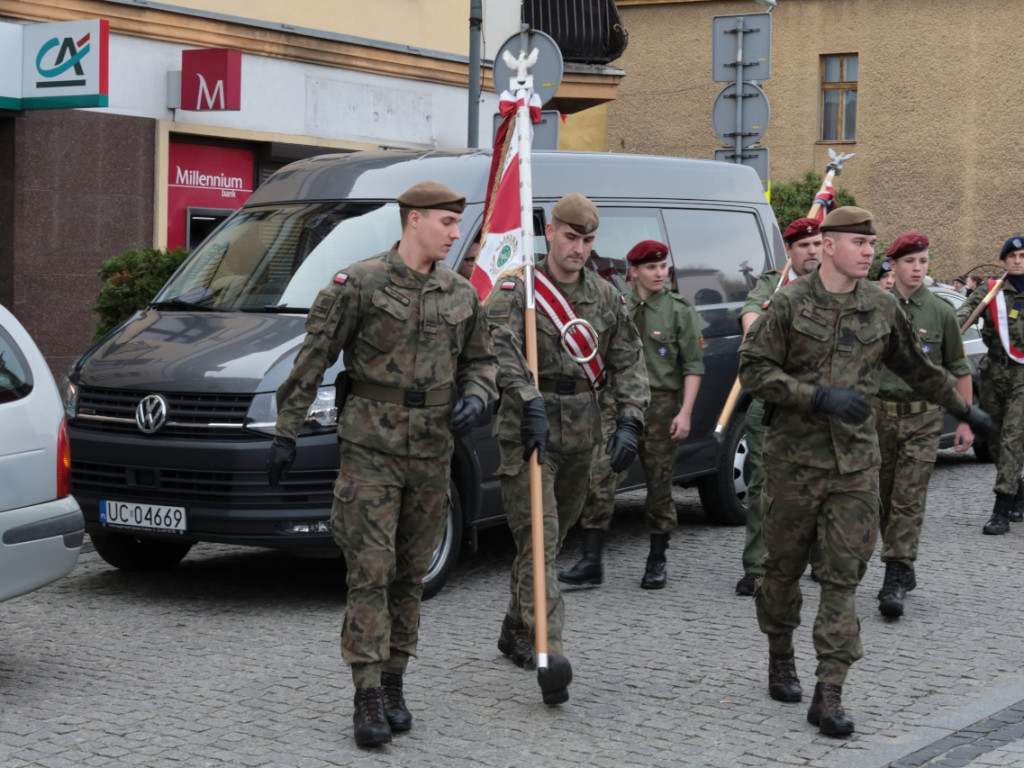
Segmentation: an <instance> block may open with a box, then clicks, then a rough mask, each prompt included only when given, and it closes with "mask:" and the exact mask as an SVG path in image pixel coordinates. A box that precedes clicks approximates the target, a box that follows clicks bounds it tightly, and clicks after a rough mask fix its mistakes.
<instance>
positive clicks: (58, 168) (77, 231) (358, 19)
mask: <svg viewBox="0 0 1024 768" xmlns="http://www.w3.org/2000/svg"><path fill="white" fill-rule="evenodd" d="M480 5H481V10H482V23H481V25H480V28H481V31H482V34H481V38H482V45H481V59H482V64H483V66H482V67H481V81H482V82H481V93H480V107H479V124H478V127H477V129H478V136H479V138H478V142H477V143H478V144H479V145H484V146H488V145H489V144H490V141H491V136H492V122H493V115H494V113H495V111H496V109H497V103H498V95H497V93H496V92H495V90H494V84H493V78H492V77H491V73H492V68H491V60H492V59H493V57H494V55H495V54H496V53H497V51H498V49H499V47H500V46H501V44H502V43H503V42H504V41H505V40H506V39H508V38H509V37H510V36H512V35H514V34H516V33H517V32H518V31H519V28H520V18H521V4H520V0H483V2H482V3H481V4H480ZM470 10H471V3H470V0H375V2H373V3H366V2H358V1H357V0H329V1H328V0H293V1H292V2H289V3H279V2H274V0H202V1H200V0H182V1H181V2H175V3H161V2H149V0H0V35H2V36H0V69H3V68H4V66H5V65H7V64H8V63H9V61H8V59H6V58H4V56H5V54H4V52H3V49H5V48H6V49H7V51H8V52H9V51H10V49H11V46H10V45H9V41H10V40H11V39H12V37H11V36H12V35H13V36H15V37H16V36H17V35H19V34H21V33H24V39H25V40H26V41H28V40H29V39H30V38H31V39H33V40H38V41H41V42H36V43H32V45H35V46H36V48H34V49H33V50H32V51H29V52H28V54H26V55H25V56H23V57H22V60H23V61H25V62H28V63H26V64H24V65H23V66H24V70H25V71H24V72H23V77H24V79H25V82H26V83H27V84H26V85H25V94H24V95H25V96H26V98H24V99H22V100H21V101H20V102H19V101H18V99H17V98H16V97H14V98H11V95H10V93H9V92H7V91H5V90H3V89H2V88H0V303H2V304H4V305H5V306H7V307H9V308H10V309H11V310H12V311H13V312H14V313H15V314H16V315H17V316H18V317H19V319H20V320H21V321H22V322H23V323H24V324H25V325H26V327H28V329H29V331H30V332H31V333H32V334H33V336H34V337H35V338H36V340H37V341H38V343H39V346H40V347H41V348H42V350H43V352H44V354H45V355H46V357H47V360H48V361H49V362H50V365H51V369H52V370H53V371H54V373H55V374H56V375H57V376H58V378H59V377H60V375H61V374H62V373H63V371H64V370H66V368H67V367H68V365H69V364H70V363H72V362H73V361H74V359H75V358H77V357H78V356H79V355H80V354H81V353H82V352H84V351H85V349H86V348H87V347H88V344H89V341H90V338H91V336H92V333H93V329H94V328H95V325H96V318H95V315H93V314H92V312H91V309H90V308H91V306H92V303H93V301H94V300H95V297H96V295H97V293H98V291H99V288H100V281H99V278H98V277H97V275H96V273H97V270H98V268H99V265H100V264H101V263H102V262H103V261H105V260H106V259H108V258H110V257H112V256H114V255H116V254H118V253H119V252H121V251H124V250H129V249H136V248H141V247H158V248H164V247H170V248H173V247H177V246H186V247H193V246H195V245H196V244H198V242H200V241H201V240H202V239H203V237H204V236H205V235H206V234H207V233H208V232H209V231H211V229H212V228H213V227H214V226H216V224H217V223H219V222H220V221H221V220H222V219H223V218H225V217H226V216H227V215H228V214H230V212H231V211H232V210H235V209H237V208H239V207H241V205H242V204H243V203H244V202H245V200H246V199H247V197H248V195H249V194H250V193H251V192H252V190H253V189H254V188H255V187H256V186H258V185H259V184H260V182H261V181H262V180H263V179H265V178H266V177H267V176H268V175H269V174H271V173H273V172H274V171H275V170H277V169H279V168H281V167H282V166H283V165H285V164H287V163H288V162H291V161H293V160H296V159H299V158H302V157H306V156H309V155H313V154H320V153H323V152H337V151H342V152H346V151H355V150H358V149H363V148H376V147H398V148H426V149H429V148H432V147H433V148H440V149H453V148H462V147H466V146H467V136H468V132H469V130H468V129H469V125H468V121H469V117H468V115H469V111H470V110H469V90H468V86H469V66H470V60H469V52H470V18H469V16H470ZM90 20H102V23H103V27H102V32H104V33H105V36H103V37H102V39H101V35H100V34H97V32H96V30H95V29H94V30H93V33H92V35H91V36H89V35H85V34H83V33H82V32H81V31H80V27H78V26H72V27H71V31H68V30H67V28H65V27H57V26H43V25H55V24H58V23H63V22H73V23H75V24H80V23H84V22H89V21H90ZM50 30H54V31H53V32H52V41H53V42H51V32H50ZM40 32H42V33H44V34H43V36H42V37H40V36H39V33H40ZM101 43H105V45H103V54H104V57H105V58H104V65H103V66H104V72H105V74H104V75H103V78H104V80H105V83H106V87H105V94H106V95H105V96H104V97H102V98H101V99H100V100H99V102H98V103H97V102H96V101H94V102H91V103H87V104H85V105H82V104H81V103H77V102H75V101H74V99H70V98H68V99H66V100H65V101H63V102H61V101H60V100H59V99H52V98H51V99H49V100H48V99H47V97H46V96H47V94H48V93H55V92H57V91H55V90H52V89H51V90H50V91H42V90H40V91H36V90H33V88H34V87H37V86H38V87H41V86H42V85H56V84H59V83H57V82H56V81H58V80H61V79H62V78H63V80H64V82H80V81H81V78H79V80H75V79H74V78H75V72H76V71H78V70H82V69H83V66H84V67H85V68H86V69H88V64H89V62H90V61H91V59H90V58H89V56H90V55H91V56H92V57H93V58H95V57H96V55H97V54H98V51H99V50H100V47H101ZM25 45H26V46H27V45H29V43H27V42H26V43H25ZM195 53H206V54H211V55H212V56H213V59H210V58H209V57H206V58H204V57H202V56H200V57H196V56H194V55H193V54H195ZM44 62H49V63H48V64H47V63H44ZM197 62H198V63H197ZM622 74H623V73H622V72H621V70H619V69H617V68H616V66H610V65H607V64H602V65H593V64H573V63H567V64H566V65H565V73H564V75H563V78H562V82H561V86H560V88H559V89H558V91H557V93H556V94H555V96H554V98H553V100H552V102H551V103H549V104H548V105H547V107H546V108H549V109H551V108H553V109H557V110H559V111H561V112H562V113H563V114H565V115H566V119H565V120H564V123H563V125H562V129H561V137H560V138H561V144H560V146H563V147H567V148H575V149H604V122H603V116H604V111H603V107H602V106H601V105H603V104H604V103H605V102H607V101H608V100H610V99H612V98H614V95H615V91H616V88H617V86H618V84H619V81H620V80H621V77H622ZM58 75H59V76H58ZM33 77H34V79H35V81H38V82H35V83H33V82H31V81H32V79H33ZM47 77H50V78H51V81H52V82H49V83H45V82H43V81H44V80H45V79H46V78H47ZM68 77H70V78H72V79H71V80H68V79H67V78H68ZM0 80H3V75H2V73H0ZM8 85H9V84H8V82H7V81H6V80H4V81H3V86H4V87H5V88H6V87H7V86H8ZM30 91H31V94H30ZM40 93H42V94H44V95H43V96H41V97H40V96H39V95H38V94H40ZM40 105H42V106H44V107H45V108H38V107H39V106H40Z"/></svg>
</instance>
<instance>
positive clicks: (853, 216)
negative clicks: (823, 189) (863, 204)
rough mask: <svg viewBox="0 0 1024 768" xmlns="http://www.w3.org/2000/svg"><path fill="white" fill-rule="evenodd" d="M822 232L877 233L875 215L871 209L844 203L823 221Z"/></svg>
mask: <svg viewBox="0 0 1024 768" xmlns="http://www.w3.org/2000/svg"><path fill="white" fill-rule="evenodd" d="M821 231H822V232H853V233H855V234H858V235H875V234H878V233H877V231H876V230H875V217H874V216H872V215H871V211H865V210H864V209H863V208H857V207H856V206H853V205H844V206H842V207H841V208H836V209H835V210H834V211H832V213H830V214H829V215H828V216H826V217H825V220H824V221H823V222H821Z"/></svg>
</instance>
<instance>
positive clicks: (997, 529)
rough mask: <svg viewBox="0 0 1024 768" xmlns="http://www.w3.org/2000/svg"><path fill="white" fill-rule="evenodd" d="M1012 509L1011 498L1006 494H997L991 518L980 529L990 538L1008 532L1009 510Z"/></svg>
mask: <svg viewBox="0 0 1024 768" xmlns="http://www.w3.org/2000/svg"><path fill="white" fill-rule="evenodd" d="M1012 509H1013V496H1011V495H1010V494H1008V493H997V494H996V504H995V506H994V507H993V508H992V517H990V518H989V519H988V522H987V523H985V527H984V528H982V529H981V532H982V533H987V534H989V535H990V536H1002V535H1003V534H1004V533H1006V532H1007V531H1008V530H1010V510H1012Z"/></svg>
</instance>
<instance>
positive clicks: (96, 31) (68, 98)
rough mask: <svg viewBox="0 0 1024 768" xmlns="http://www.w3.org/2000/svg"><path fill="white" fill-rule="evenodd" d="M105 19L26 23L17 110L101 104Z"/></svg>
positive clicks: (105, 75)
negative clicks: (20, 92)
mask: <svg viewBox="0 0 1024 768" xmlns="http://www.w3.org/2000/svg"><path fill="white" fill-rule="evenodd" d="M109 36H110V30H109V23H108V22H107V21H106V20H105V19H90V20H86V21H64V22H56V23H53V24H28V25H25V26H24V27H23V39H22V57H23V58H22V67H21V72H22V88H21V90H22V108H23V109H48V108H63V107H105V106H107V104H108V96H107V88H108V79H109V77H108V73H109V64H108V56H107V54H108V49H109Z"/></svg>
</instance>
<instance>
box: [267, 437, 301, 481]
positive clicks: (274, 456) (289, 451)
mask: <svg viewBox="0 0 1024 768" xmlns="http://www.w3.org/2000/svg"><path fill="white" fill-rule="evenodd" d="M293 461H295V441H294V440H292V439H291V438H290V437H275V438H274V442H273V443H271V444H270V455H269V456H267V480H269V481H270V487H271V488H276V487H277V485H278V483H280V482H281V481H282V480H284V479H285V478H286V477H288V470H289V469H291V468H292V462H293Z"/></svg>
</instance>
